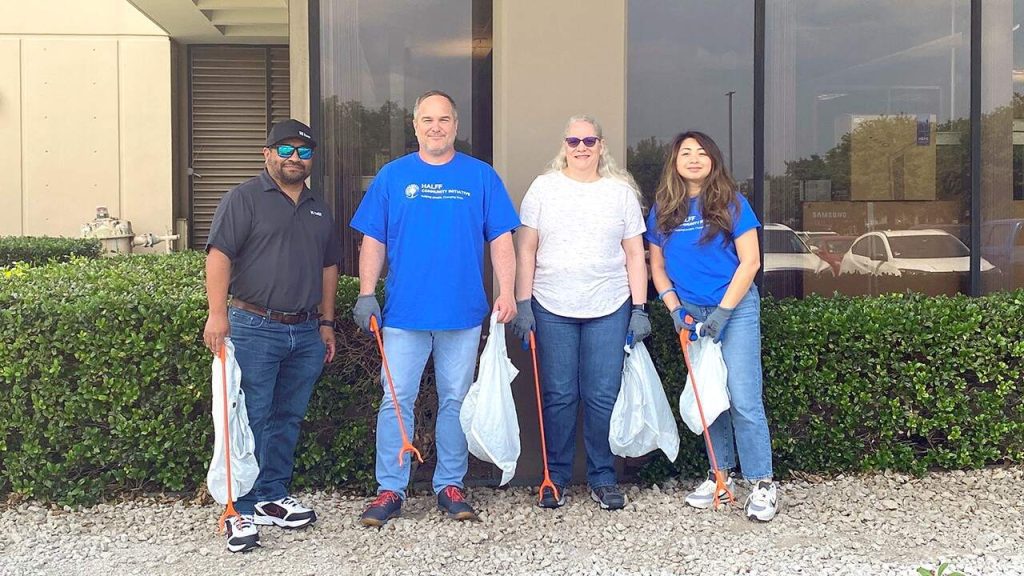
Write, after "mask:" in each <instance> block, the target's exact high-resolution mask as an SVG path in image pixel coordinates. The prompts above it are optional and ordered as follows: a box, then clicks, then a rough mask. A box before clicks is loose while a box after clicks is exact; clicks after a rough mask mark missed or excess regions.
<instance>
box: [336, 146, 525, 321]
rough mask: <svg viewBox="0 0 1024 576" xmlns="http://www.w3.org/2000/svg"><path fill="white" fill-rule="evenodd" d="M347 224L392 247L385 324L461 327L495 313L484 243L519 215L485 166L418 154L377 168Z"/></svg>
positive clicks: (513, 225) (470, 160)
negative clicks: (430, 160) (487, 289)
mask: <svg viewBox="0 0 1024 576" xmlns="http://www.w3.org/2000/svg"><path fill="white" fill-rule="evenodd" d="M350 225H351V226H352V228H354V229H356V230H358V231H359V232H362V233H363V234H366V235H367V236H370V237H372V238H374V239H376V240H377V241H378V242H381V243H382V244H384V245H385V246H386V247H387V262H388V275H387V279H386V280H385V282H384V288H385V301H384V311H383V314H384V318H383V323H384V325H385V326H387V327H390V328H403V329H406V330H463V329H466V328H473V327H476V326H480V325H481V323H482V322H483V320H484V318H486V317H487V313H488V312H489V311H490V306H489V304H488V302H487V295H486V294H485V293H484V285H483V282H484V277H483V275H484V263H483V256H484V243H485V242H490V241H491V240H494V239H495V238H497V237H498V236H501V235H502V234H504V233H506V232H509V231H510V230H514V229H515V228H516V227H518V226H519V217H518V216H517V215H516V211H515V208H514V207H513V206H512V201H511V199H509V197H508V192H507V191H506V190H505V185H504V184H503V183H502V181H501V178H499V177H498V174H497V173H496V172H495V171H494V169H493V168H491V167H490V166H489V165H488V164H486V163H484V162H481V161H480V160H477V159H475V158H473V157H471V156H467V155H465V154H462V153H458V152H457V153H456V154H455V157H454V158H452V160H451V161H449V162H448V163H446V164H442V165H439V166H438V165H433V164H428V163H426V162H424V161H423V159H421V158H420V156H419V154H418V153H417V152H413V153H411V154H408V155H406V156H403V157H401V158H398V159H395V160H393V161H391V162H389V163H388V164H386V165H385V166H384V167H383V168H381V169H380V172H378V173H377V176H376V178H374V179H373V183H372V184H370V189H369V190H367V191H366V196H364V197H363V200H362V202H360V204H359V208H358V209H357V210H356V213H355V215H354V216H353V217H352V222H351V223H350Z"/></svg>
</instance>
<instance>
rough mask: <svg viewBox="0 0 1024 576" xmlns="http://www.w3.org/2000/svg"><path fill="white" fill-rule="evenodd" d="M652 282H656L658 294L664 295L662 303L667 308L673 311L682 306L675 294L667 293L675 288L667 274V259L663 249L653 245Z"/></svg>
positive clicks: (655, 286)
mask: <svg viewBox="0 0 1024 576" xmlns="http://www.w3.org/2000/svg"><path fill="white" fill-rule="evenodd" d="M651 280H653V281H654V288H655V289H657V290H658V294H664V297H663V298H662V301H663V302H664V303H665V307H666V308H668V309H669V310H670V311H671V310H675V309H676V308H679V307H680V306H681V305H682V302H681V301H680V300H679V296H677V295H676V293H675V292H668V293H666V292H665V291H666V290H668V289H670V288H674V286H673V285H672V280H671V279H669V277H668V273H667V272H665V257H664V255H663V254H662V252H661V248H660V247H658V246H655V245H653V244H652V245H651Z"/></svg>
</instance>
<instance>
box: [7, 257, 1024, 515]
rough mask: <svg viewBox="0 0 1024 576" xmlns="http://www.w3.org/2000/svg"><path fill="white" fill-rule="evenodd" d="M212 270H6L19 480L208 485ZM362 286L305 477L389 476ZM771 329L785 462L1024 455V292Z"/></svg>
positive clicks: (669, 346)
mask: <svg viewBox="0 0 1024 576" xmlns="http://www.w3.org/2000/svg"><path fill="white" fill-rule="evenodd" d="M202 268H203V255H202V254H201V253H180V254H173V255H170V256H167V255H146V256H132V257H117V258H108V259H100V260H85V259H72V260H71V261H70V262H68V263H64V264H50V265H46V266H40V267H28V268H26V267H22V268H20V269H18V273H17V274H11V275H8V276H7V277H5V278H0V396H2V397H4V398H5V399H6V400H7V407H6V409H5V410H4V415H3V416H2V417H0V492H5V491H13V492H17V493H20V494H25V495H28V496H31V497H35V498H40V499H44V500H55V501H58V502H60V503H88V502H92V501H95V500H96V499H97V498H101V497H103V496H107V495H111V494H114V493H117V492H119V491H124V490H133V489H145V490H171V491H179V490H194V489H196V488H197V487H198V486H199V485H201V483H202V481H203V479H204V478H205V471H206V467H207V465H208V463H209V457H210V453H211V449H210V447H211V446H212V437H211V434H212V425H211V421H210V391H209V390H210V364H211V363H210V360H211V359H210V356H209V354H208V353H207V352H206V350H205V348H204V347H203V345H202V330H203V324H204V321H205V316H206V302H205V296H204V291H203V277H202ZM357 289H358V286H357V283H356V281H355V280H354V279H351V278H344V279H342V282H341V285H340V286H339V290H338V311H339V312H338V314H337V317H338V318H339V319H340V320H342V322H341V325H340V326H339V329H338V334H337V338H338V358H336V360H335V361H334V362H333V363H332V364H331V365H330V366H329V367H328V368H327V369H326V370H325V373H324V376H323V377H322V379H321V381H320V383H319V384H318V385H317V387H316V388H315V391H314V396H313V399H312V401H311V403H310V409H309V413H308V415H307V419H306V422H305V423H304V433H303V434H302V436H301V437H300V447H299V453H298V456H297V461H296V477H295V485H296V486H297V487H312V486H316V487H334V486H339V485H348V486H359V487H366V486H368V485H369V484H370V483H371V482H372V475H373V428H374V423H375V416H376V407H377V405H378V403H379V400H380V388H379V385H378V384H377V382H376V377H377V374H378V371H379V366H380V365H379V358H378V356H377V352H376V347H375V345H374V343H373V341H372V340H370V339H369V338H367V337H366V336H364V335H360V334H359V333H358V330H357V329H356V327H355V326H354V325H353V324H352V322H351V321H350V320H348V318H349V313H348V310H349V309H350V308H351V305H352V303H353V301H354V299H355V296H356V292H357ZM653 308H654V311H653V312H652V319H653V322H654V325H655V334H654V336H653V337H652V339H651V340H650V341H649V348H650V349H651V353H652V356H654V358H655V362H656V363H657V364H658V366H659V370H660V373H661V374H662V377H663V380H664V382H665V386H666V389H667V391H668V393H669V396H670V398H671V399H672V403H673V404H675V400H676V399H677V398H678V395H679V392H680V390H681V387H682V383H683V381H684V373H683V363H682V360H681V356H680V352H679V348H678V346H677V342H678V341H677V340H676V339H675V338H674V334H673V333H672V328H671V321H670V319H669V318H668V315H667V314H666V313H665V311H664V308H663V307H661V306H660V305H653ZM762 323H763V336H764V343H763V358H764V376H765V398H766V402H767V405H768V415H769V420H770V425H771V429H772V435H773V445H774V452H775V461H776V468H777V469H778V470H779V471H780V472H784V471H786V470H794V469H796V470H807V471H813V472H823V473H828V472H837V471H843V470H871V469H882V468H889V469H896V470H902V471H911V472H921V471H923V470H925V469H927V468H930V467H940V468H972V467H978V466H983V465H986V464H990V463H998V462H1020V461H1022V459H1024V408H1022V406H1021V394H1022V392H1024V370H1022V368H1024V366H1022V362H1024V360H1022V359H1024V292H1021V291H1018V292H1015V293H1008V294H997V295H992V296H987V297H984V298H977V299H970V298H966V297H952V298H950V297H940V298H925V297H920V296H911V295H895V296H884V297H878V298H846V297H837V298H829V299H826V298H820V297H811V298H807V299H805V300H784V301H774V300H767V299H766V300H764V301H763V304H762ZM527 376H528V374H527ZM426 390H429V387H428V388H426V389H425V391H426ZM424 404H426V405H427V406H424ZM422 410H429V403H427V402H420V403H418V405H417V413H418V422H417V424H418V426H417V434H416V440H415V442H416V444H417V447H418V448H420V450H421V451H422V452H423V454H424V456H428V455H429V454H430V453H431V452H432V451H433V450H432V446H431V445H430V443H431V440H432V436H431V430H430V427H431V426H430V424H429V423H428V424H426V425H424V426H420V425H419V424H422V423H424V422H425V421H427V420H429V418H430V416H429V413H422V414H424V416H423V417H420V415H421V411H422ZM681 430H682V438H683V445H682V447H681V450H680V458H679V459H678V460H677V462H676V464H674V465H672V464H669V463H667V462H665V461H664V459H662V460H660V461H659V460H654V461H653V462H652V463H650V464H649V465H648V467H647V469H646V472H645V474H646V476H647V477H648V478H651V479H654V478H657V477H660V476H661V475H663V474H665V473H672V472H674V471H684V472H687V473H695V472H699V471H700V470H702V469H704V468H705V467H706V466H707V464H706V461H705V458H704V455H703V449H702V441H701V439H700V437H698V436H694V435H692V434H690V433H689V432H688V431H686V429H685V427H683V428H681ZM524 457H528V455H524Z"/></svg>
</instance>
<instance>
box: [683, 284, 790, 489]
mask: <svg viewBox="0 0 1024 576" xmlns="http://www.w3.org/2000/svg"><path fill="white" fill-rule="evenodd" d="M683 306H684V307H685V308H686V311H687V312H689V313H690V315H691V316H693V317H694V319H696V320H697V321H698V322H703V321H704V320H706V319H707V317H708V315H710V314H711V312H713V311H714V310H715V307H714V306H697V305H694V304H690V303H687V302H683ZM722 356H723V357H724V358H725V367H726V368H727V369H728V370H729V378H728V383H727V386H728V388H729V404H730V406H729V411H728V412H723V413H722V414H721V415H720V416H719V417H718V418H717V419H715V421H714V423H712V424H711V426H709V427H708V432H710V434H711V445H712V447H714V449H715V458H716V459H717V460H718V468H719V469H720V470H731V469H733V468H735V467H736V455H737V452H738V453H739V461H740V466H741V468H742V471H743V477H744V478H746V479H747V480H750V481H755V480H763V479H766V478H771V477H772V441H771V438H770V437H769V434H768V419H767V417H766V416H765V413H764V401H763V399H762V396H761V389H762V381H761V299H760V297H759V296H758V292H757V287H756V286H751V287H750V291H749V292H747V294H746V296H744V297H743V299H742V300H740V303H739V304H738V305H737V306H736V309H735V310H734V311H733V313H732V317H730V319H729V322H728V323H727V324H726V325H725V331H724V332H723V333H722Z"/></svg>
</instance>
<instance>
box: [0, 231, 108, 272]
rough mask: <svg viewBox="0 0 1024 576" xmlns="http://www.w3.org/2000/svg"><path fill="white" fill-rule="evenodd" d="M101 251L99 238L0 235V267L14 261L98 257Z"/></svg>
mask: <svg viewBox="0 0 1024 576" xmlns="http://www.w3.org/2000/svg"><path fill="white" fill-rule="evenodd" d="M102 251H103V249H102V246H101V245H100V242H99V240H94V239H91V238H54V237H51V236H0V268H4V267H6V266H10V265H12V264H14V263H15V262H24V263H25V264H30V265H39V264H45V263H47V262H50V261H57V262H67V261H68V260H70V259H72V258H73V257H76V256H80V257H85V258H99V256H100V254H101V253H102Z"/></svg>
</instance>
